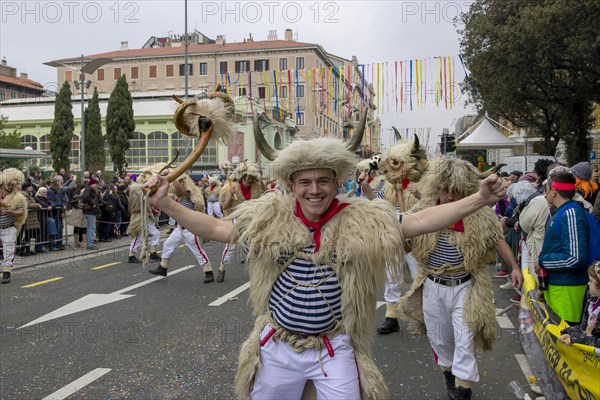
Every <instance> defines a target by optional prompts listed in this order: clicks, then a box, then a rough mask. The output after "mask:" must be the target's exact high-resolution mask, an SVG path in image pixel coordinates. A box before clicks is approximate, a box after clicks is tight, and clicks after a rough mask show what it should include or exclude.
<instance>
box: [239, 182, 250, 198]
mask: <svg viewBox="0 0 600 400" xmlns="http://www.w3.org/2000/svg"><path fill="white" fill-rule="evenodd" d="M240 189H241V190H242V194H243V195H244V198H245V199H246V200H250V198H251V197H252V188H250V187H246V186H244V184H243V183H242V182H240Z"/></svg>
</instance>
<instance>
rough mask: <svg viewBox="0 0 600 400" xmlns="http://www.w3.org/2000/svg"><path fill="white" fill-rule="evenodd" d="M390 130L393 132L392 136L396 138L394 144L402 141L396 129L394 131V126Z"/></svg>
mask: <svg viewBox="0 0 600 400" xmlns="http://www.w3.org/2000/svg"><path fill="white" fill-rule="evenodd" d="M392 129H393V130H394V136H396V142H400V141H401V140H402V136H401V135H400V132H398V129H396V127H395V126H392Z"/></svg>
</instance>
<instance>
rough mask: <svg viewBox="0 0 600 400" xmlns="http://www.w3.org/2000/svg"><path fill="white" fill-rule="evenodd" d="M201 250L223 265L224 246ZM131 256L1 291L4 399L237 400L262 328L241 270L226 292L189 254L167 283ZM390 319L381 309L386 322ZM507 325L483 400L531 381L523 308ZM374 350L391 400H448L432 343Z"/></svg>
mask: <svg viewBox="0 0 600 400" xmlns="http://www.w3.org/2000/svg"><path fill="white" fill-rule="evenodd" d="M205 249H206V251H207V253H208V254H209V258H210V259H211V260H212V263H213V266H214V267H218V260H219V258H220V256H221V249H222V246H221V245H215V244H214V243H207V244H206V246H205ZM126 256H127V251H126V249H118V250H113V251H110V252H103V253H101V254H90V255H88V256H86V257H79V258H78V259H76V260H69V261H62V262H60V261H59V262H56V261H52V260H49V261H48V262H47V263H45V264H43V265H40V266H36V267H31V268H25V269H20V270H17V271H16V272H14V273H13V282H12V283H11V284H9V285H2V287H0V328H1V340H0V398H2V399H6V400H8V399H44V398H46V397H48V396H50V395H52V396H50V397H48V398H52V399H63V398H68V399H231V398H233V378H234V374H235V368H236V363H237V356H238V351H239V347H240V345H241V343H242V342H243V341H244V340H245V338H246V337H247V335H248V333H249V332H250V330H251V329H252V325H253V321H254V319H253V317H252V310H251V308H250V306H249V304H248V291H247V290H244V289H245V288H247V282H248V276H247V274H246V273H245V271H244V265H243V264H242V263H241V262H239V260H236V262H235V263H234V264H233V265H231V266H230V267H229V268H228V270H227V274H226V280H225V282H224V283H216V282H214V283H211V284H204V283H203V279H204V273H203V272H202V271H201V269H200V268H198V266H197V265H195V260H194V259H193V257H192V256H191V254H190V253H189V252H188V251H187V249H186V248H184V247H182V248H180V249H178V250H177V252H176V253H175V256H174V257H173V259H172V261H171V268H170V275H169V276H168V277H166V278H163V277H155V276H153V275H150V274H149V273H148V272H147V271H146V270H144V269H143V268H142V266H141V264H127V263H126V262H124V261H125V259H126ZM153 265H156V264H153ZM215 269H216V268H215ZM44 282H45V283H44ZM36 283H38V285H36V286H29V287H27V286H28V285H32V284H36ZM500 283H504V280H495V281H494V283H493V287H494V290H495V299H496V308H504V307H507V306H509V305H510V301H509V299H510V297H511V296H512V295H514V292H513V291H512V290H502V289H499V288H498V286H499V284H500ZM236 289H237V290H238V291H239V293H233V294H231V292H232V291H235V290H236ZM220 298H221V299H222V300H224V301H223V302H222V304H213V305H211V303H213V302H215V301H217V300H219V299H220ZM384 309H385V307H380V308H378V310H377V323H378V324H379V323H380V322H382V321H383V318H384V313H385V310H384ZM507 315H508V318H501V319H500V320H499V323H500V324H502V326H504V328H501V327H500V326H498V330H499V335H498V341H497V344H496V346H495V348H494V351H493V352H490V353H482V354H479V355H478V361H479V371H480V375H481V381H480V383H479V384H478V386H477V387H476V388H475V390H474V398H476V399H512V398H515V397H514V396H513V395H512V394H510V393H509V391H508V384H509V382H510V381H512V380H517V381H518V382H520V383H521V384H525V383H526V381H527V378H526V376H528V372H527V365H526V364H519V362H518V360H519V359H520V358H522V357H521V356H520V355H521V354H522V352H523V351H522V349H521V345H520V343H519V341H518V331H517V330H516V329H515V328H514V327H515V326H518V325H517V318H518V310H517V309H512V310H510V311H509V312H508V313H507ZM374 328H375V327H374ZM373 351H374V356H375V359H376V362H377V365H378V366H379V368H380V369H381V370H382V372H383V374H384V376H385V378H386V381H387V383H388V385H389V387H390V391H391V394H392V397H393V398H394V399H447V395H446V391H445V385H444V379H443V375H442V373H441V372H440V371H439V369H438V368H437V367H436V365H435V362H434V359H433V355H432V352H431V349H430V347H429V345H428V342H427V339H426V338H417V337H414V336H412V335H410V334H409V333H408V332H407V330H406V325H404V324H403V325H402V330H401V331H400V332H398V333H394V334H391V335H387V336H381V335H374V336H373ZM523 369H525V371H523Z"/></svg>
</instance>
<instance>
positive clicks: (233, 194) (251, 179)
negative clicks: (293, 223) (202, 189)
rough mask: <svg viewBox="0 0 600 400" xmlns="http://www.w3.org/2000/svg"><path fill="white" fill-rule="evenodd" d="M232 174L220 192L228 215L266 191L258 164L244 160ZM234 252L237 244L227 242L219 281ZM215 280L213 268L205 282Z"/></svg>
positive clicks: (223, 278) (222, 278)
mask: <svg viewBox="0 0 600 400" xmlns="http://www.w3.org/2000/svg"><path fill="white" fill-rule="evenodd" d="M232 175H233V176H232V179H228V181H227V183H226V184H225V185H224V186H223V188H222V189H221V191H220V193H219V203H221V206H222V207H223V211H224V212H225V215H226V216H229V215H231V214H232V213H233V212H234V211H235V209H236V208H237V207H238V206H239V205H240V204H242V203H243V202H245V201H247V200H254V199H258V198H259V197H260V196H261V195H262V194H263V192H264V191H265V188H264V187H263V185H262V183H261V181H260V175H261V174H260V167H259V166H258V164H255V163H249V162H247V161H244V162H242V163H241V164H240V165H238V166H237V168H236V169H235V170H234V171H233V173H232ZM234 254H235V244H233V243H227V244H226V245H225V249H224V250H223V255H222V256H221V265H220V266H219V275H218V276H217V282H219V283H220V282H223V281H224V280H225V266H226V265H227V264H229V263H230V262H231V260H232V259H233V255H234ZM213 281H214V278H213V272H212V270H210V271H207V272H205V279H204V283H210V282H213Z"/></svg>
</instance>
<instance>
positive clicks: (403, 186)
mask: <svg viewBox="0 0 600 400" xmlns="http://www.w3.org/2000/svg"><path fill="white" fill-rule="evenodd" d="M409 183H410V180H409V179H404V180H403V181H402V190H404V189H406V187H407V186H408V184H409Z"/></svg>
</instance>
